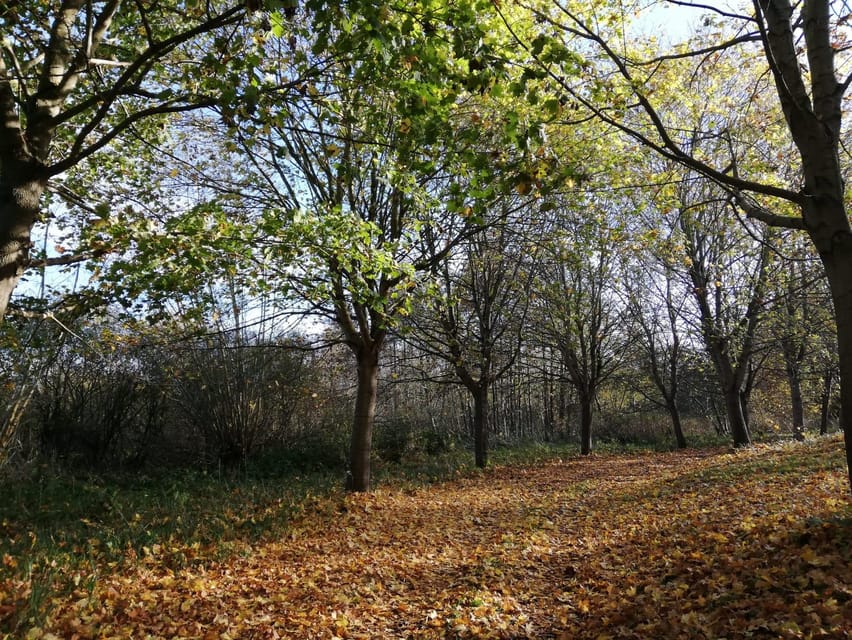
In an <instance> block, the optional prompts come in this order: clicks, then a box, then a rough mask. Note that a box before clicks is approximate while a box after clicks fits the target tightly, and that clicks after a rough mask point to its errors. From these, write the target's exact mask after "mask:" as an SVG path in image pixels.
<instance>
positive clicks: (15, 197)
mask: <svg viewBox="0 0 852 640" xmlns="http://www.w3.org/2000/svg"><path fill="white" fill-rule="evenodd" d="M3 173H4V174H6V173H7V172H6V171H3ZM45 186H46V185H45V183H44V182H43V181H39V180H33V179H21V180H15V179H10V178H9V176H8V175H3V176H2V178H0V321H2V319H3V317H5V315H6V310H7V308H8V306H9V299H10V298H11V297H12V293H13V292H14V290H15V287H16V286H17V285H18V282H19V281H20V279H21V276H22V275H23V274H24V271H25V269H26V267H27V263H28V262H29V255H30V243H31V242H30V233H31V231H32V228H33V225H34V224H35V221H36V218H37V217H38V213H39V201H40V200H41V196H42V194H43V193H44V189H45Z"/></svg>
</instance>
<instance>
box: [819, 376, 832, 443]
mask: <svg viewBox="0 0 852 640" xmlns="http://www.w3.org/2000/svg"><path fill="white" fill-rule="evenodd" d="M833 387H834V372H833V371H832V370H831V369H830V368H829V369H826V370H825V373H824V374H823V381H822V396H821V397H820V415H819V434H820V435H821V436H824V435H826V434H827V433H828V410H829V407H830V403H831V390H832V388H833Z"/></svg>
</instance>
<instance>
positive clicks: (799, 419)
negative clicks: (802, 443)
mask: <svg viewBox="0 0 852 640" xmlns="http://www.w3.org/2000/svg"><path fill="white" fill-rule="evenodd" d="M787 384H788V386H789V387H790V409H791V417H792V419H793V437H794V438H796V440H804V439H805V405H804V402H803V401H802V383H801V380H800V379H799V371H798V367H797V366H795V363H793V362H790V361H788V362H787Z"/></svg>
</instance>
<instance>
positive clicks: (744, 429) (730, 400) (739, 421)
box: [723, 385, 751, 448]
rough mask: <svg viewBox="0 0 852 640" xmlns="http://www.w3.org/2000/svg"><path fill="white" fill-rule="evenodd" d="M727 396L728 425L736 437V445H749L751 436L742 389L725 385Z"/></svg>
mask: <svg viewBox="0 0 852 640" xmlns="http://www.w3.org/2000/svg"><path fill="white" fill-rule="evenodd" d="M723 392H724V396H725V412H726V414H727V416H728V426H729V427H730V430H731V436H732V437H733V439H734V446H735V447H737V448H739V447H747V446H749V445H750V444H751V436H750V435H749V432H748V422H747V421H746V415H745V411H744V410H743V402H742V395H741V393H740V390H739V389H737V388H732V387H730V386H728V385H725V388H724V390H723Z"/></svg>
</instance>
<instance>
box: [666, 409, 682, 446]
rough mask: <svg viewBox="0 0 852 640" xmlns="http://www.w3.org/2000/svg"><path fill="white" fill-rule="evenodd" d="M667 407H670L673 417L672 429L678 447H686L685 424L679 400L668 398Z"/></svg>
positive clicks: (670, 413) (670, 414) (669, 410)
mask: <svg viewBox="0 0 852 640" xmlns="http://www.w3.org/2000/svg"><path fill="white" fill-rule="evenodd" d="M666 409H668V412H669V416H670V417H671V419H672V429H673V430H674V436H675V440H676V441H677V448H678V449H686V437H685V436H684V435H683V424H682V423H681V420H680V408H678V406H677V402H675V401H674V399H668V398H667V401H666Z"/></svg>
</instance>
